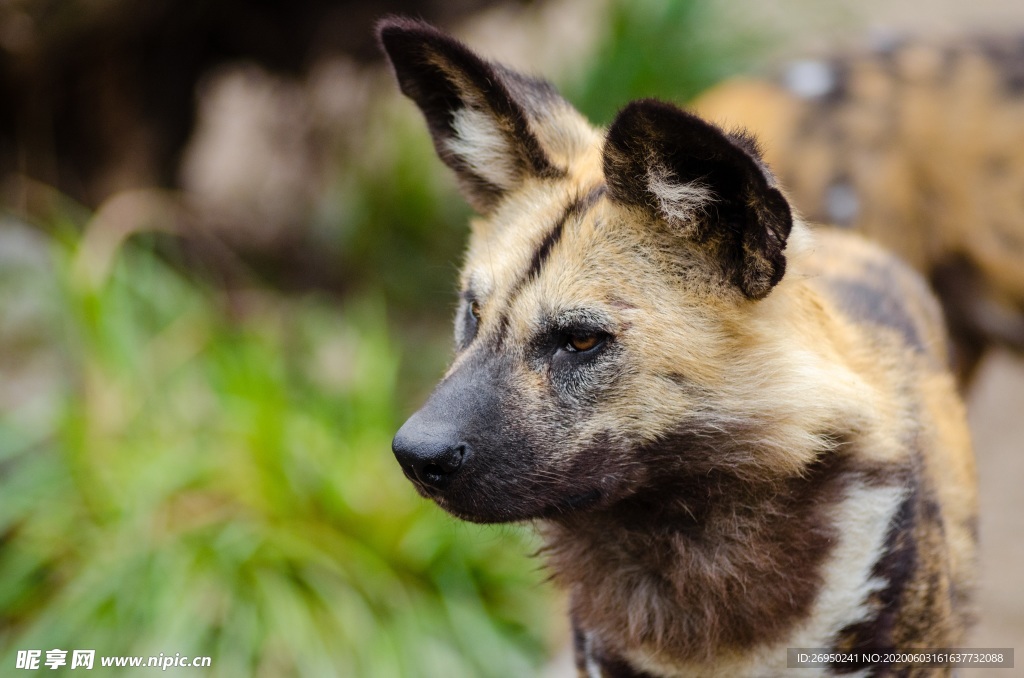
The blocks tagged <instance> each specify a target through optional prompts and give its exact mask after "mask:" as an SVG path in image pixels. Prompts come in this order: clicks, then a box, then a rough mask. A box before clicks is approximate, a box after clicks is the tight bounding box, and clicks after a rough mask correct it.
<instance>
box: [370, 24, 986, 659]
mask: <svg viewBox="0 0 1024 678" xmlns="http://www.w3.org/2000/svg"><path fill="white" fill-rule="evenodd" d="M379 31H380V39H381V43H382V45H383V47H384V49H385V51H386V52H387V54H388V56H389V57H390V59H391V62H392V65H393V67H394V70H395V74H396V76H397V79H398V83H399V85H400V87H401V90H402V91H403V92H404V93H405V94H406V95H407V96H409V97H410V98H411V99H412V100H413V101H414V102H415V103H416V104H417V105H418V106H419V107H420V109H421V111H422V113H423V115H424V117H425V119H426V122H427V126H428V128H429V130H430V133H431V135H432V137H433V140H434V144H435V147H436V149H437V151H438V154H439V155H440V157H441V159H442V160H443V161H444V162H445V163H446V164H447V165H448V166H449V167H450V168H451V169H452V170H454V172H455V174H456V176H457V177H458V179H459V183H460V186H461V188H462V191H463V194H464V195H465V197H466V198H467V199H468V200H469V202H470V203H471V204H472V205H473V206H474V207H475V208H476V210H477V211H478V212H479V213H480V215H481V216H480V218H478V219H475V220H474V221H473V222H472V229H471V236H470V244H469V250H468V253H467V255H466V259H465V265H464V267H463V270H462V274H461V291H460V303H459V307H458V310H457V312H456V319H455V340H456V355H455V359H454V361H453V364H452V365H451V367H450V368H449V371H448V373H447V374H446V375H445V377H444V379H443V380H442V381H441V383H440V384H439V385H438V386H437V388H436V389H435V390H434V392H433V394H432V395H431V396H430V398H429V399H428V400H427V402H426V404H425V405H424V406H423V407H422V408H421V409H420V410H419V411H418V412H416V413H415V414H413V415H412V417H411V418H410V419H409V420H408V421H407V422H406V423H405V424H404V425H403V426H402V427H401V429H400V430H399V432H398V433H397V435H396V436H395V439H394V442H393V449H394V453H395V456H396V457H397V459H398V461H399V463H400V464H401V466H402V469H403V471H404V472H405V474H406V475H407V476H408V477H409V479H410V480H411V481H412V482H413V483H414V485H415V486H416V488H417V490H418V491H419V492H420V493H421V494H422V495H423V496H425V497H428V498H430V499H432V500H434V501H435V502H437V504H438V505H440V506H441V507H442V508H444V509H445V510H447V511H449V512H450V513H452V514H454V515H456V516H459V517H461V518H463V519H466V520H471V521H476V522H487V523H497V522H510V521H537V522H538V523H539V525H540V527H541V531H542V533H543V534H544V536H545V539H546V543H547V545H546V548H545V549H544V552H545V553H546V557H547V561H548V564H549V566H550V568H551V570H552V572H553V577H554V580H555V581H556V582H558V583H560V584H561V585H562V586H563V587H565V588H566V589H567V590H568V591H570V592H571V597H572V600H571V610H572V619H573V626H574V637H575V642H576V663H577V669H578V671H579V674H580V675H581V676H588V677H592V676H638V677H639V676H648V677H653V676H711V675H720V676H755V675H756V676H764V675H777V674H779V673H781V672H783V671H784V670H785V669H786V667H787V662H788V657H787V648H793V647H818V648H834V649H843V650H851V649H863V648H884V647H890V648H892V647H956V646H958V645H959V644H960V643H962V642H963V637H964V635H963V634H964V632H965V629H966V628H967V626H968V624H969V620H970V616H971V615H970V605H969V599H970V593H971V589H972V582H973V571H974V549H975V535H976V530H977V527H976V515H975V514H976V509H975V497H974V489H973V488H974V468H973V461H972V456H971V449H970V442H969V438H968V435H967V431H966V423H965V418H964V410H963V406H962V403H961V402H960V400H959V397H958V396H957V394H956V389H955V385H954V381H953V378H952V375H951V374H950V373H949V371H948V369H947V355H946V341H945V330H944V327H943V325H942V321H941V313H940V311H939V307H938V304H937V302H936V301H935V299H934V297H933V296H932V295H931V293H930V291H929V290H928V287H927V285H926V284H925V283H924V281H923V280H921V278H920V277H919V276H918V275H917V274H916V273H915V272H914V271H913V270H912V269H910V268H909V267H907V266H906V265H905V264H903V263H902V262H900V261H899V260H898V259H897V258H895V257H893V256H891V255H890V254H888V253H885V252H884V251H883V250H881V249H880V248H878V247H877V246H876V245H873V244H870V243H869V242H868V241H866V240H864V239H862V238H860V237H858V236H855V235H852V234H849V233H844V232H841V231H835V230H825V229H822V230H820V231H817V232H812V231H811V230H810V229H808V228H807V226H806V225H805V224H804V223H803V221H802V220H801V219H800V218H799V216H795V215H794V212H793V211H792V210H791V208H790V205H789V203H788V201H787V199H786V198H785V197H784V195H783V193H782V192H781V191H780V190H779V187H778V184H777V182H776V179H775V177H774V175H773V174H772V171H771V170H770V169H769V167H768V165H766V163H765V162H764V159H763V157H762V155H761V153H760V151H759V149H758V145H757V143H756V141H755V140H754V139H753V138H752V137H751V136H749V135H747V134H744V133H731V134H730V133H726V132H723V131H722V130H720V129H719V128H718V127H716V126H714V125H712V124H709V123H707V122H705V121H704V120H702V119H701V118H698V117H697V116H694V115H692V114H690V113H687V112H685V111H683V110H682V109H680V108H677V107H675V106H673V105H671V104H666V103H662V102H659V101H655V100H650V99H647V100H640V101H635V102H633V103H631V104H629V105H627V106H626V107H625V108H624V109H622V111H621V112H620V113H619V114H618V116H617V117H616V118H615V120H614V121H613V122H612V124H611V126H610V127H609V128H608V129H607V130H602V129H596V128H594V127H592V126H591V125H590V124H588V123H587V122H586V121H585V120H584V119H583V117H582V115H580V114H579V113H578V112H577V111H576V110H575V109H574V108H573V107H572V106H571V105H570V104H569V103H568V102H567V101H566V100H565V99H563V98H562V97H561V96H560V95H559V94H558V92H556V91H555V89H554V87H553V86H551V85H550V84H549V83H547V82H546V81H543V80H538V79H535V78H532V77H528V76H526V75H523V74H521V73H518V72H516V71H514V70H512V69H510V68H507V67H505V66H503V65H500V64H496V63H491V62H489V61H486V60H484V59H483V58H481V57H479V56H478V55H476V54H475V53H474V52H472V51H471V50H470V49H469V48H467V47H466V46H465V45H463V44H462V43H460V42H458V41H456V40H454V39H453V38H451V37H449V36H448V35H446V34H444V33H442V32H440V31H438V30H436V29H434V28H433V27H431V26H429V25H427V24H424V23H421V22H417V21H412V20H404V19H388V20H385V21H383V22H382V23H381V24H380V28H379ZM821 669H822V671H821V672H820V673H819V674H818V675H823V674H824V675H839V674H842V673H848V672H850V671H851V670H857V671H861V674H860V675H868V674H870V675H881V674H882V673H885V672H886V671H887V670H888V668H887V667H885V666H881V665H876V666H870V665H865V664H860V665H858V666H856V667H850V666H824V667H821ZM928 675H949V674H948V669H936V670H934V671H930V672H929V674H928Z"/></svg>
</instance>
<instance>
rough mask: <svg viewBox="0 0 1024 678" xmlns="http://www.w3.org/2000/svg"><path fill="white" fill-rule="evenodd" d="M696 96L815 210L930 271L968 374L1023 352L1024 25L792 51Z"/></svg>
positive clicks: (812, 213) (702, 110)
mask: <svg viewBox="0 0 1024 678" xmlns="http://www.w3.org/2000/svg"><path fill="white" fill-rule="evenodd" d="M695 110H696V111H697V112H698V113H699V114H701V115H703V116H705V117H707V118H709V119H712V120H715V121H718V122H720V123H722V124H724V125H727V126H728V125H742V126H744V127H746V128H748V129H750V130H751V131H752V132H754V133H755V134H757V136H758V138H759V139H761V141H762V142H763V143H764V145H765V148H766V157H767V159H768V161H769V164H770V165H771V166H772V168H773V169H774V170H775V171H776V172H777V174H778V176H779V178H780V180H781V182H782V184H783V185H784V186H785V187H786V189H787V191H788V192H789V194H790V196H791V198H792V199H793V201H794V204H795V205H796V206H797V207H798V208H799V209H800V210H801V211H802V213H804V214H805V215H807V216H808V218H809V219H810V220H812V221H818V222H821V223H830V224H836V225H847V226H855V227H856V228H857V229H858V230H860V231H861V232H863V233H865V234H866V235H868V236H870V237H871V238H872V239H874V240H877V241H878V242H881V243H883V244H884V245H885V246H886V247H888V248H890V249H891V250H892V251H894V252H897V253H898V254H899V255H900V256H902V257H903V258H904V259H906V260H907V261H909V262H910V263H911V264H912V265H913V266H914V267H916V268H917V269H918V270H919V271H921V272H923V273H924V274H925V275H926V276H927V277H929V278H930V280H931V282H932V284H933V287H934V289H935V291H936V292H937V293H938V295H939V297H940V300H941V301H942V304H943V307H944V310H945V313H946V316H947V319H948V321H949V325H950V329H951V331H952V334H953V338H954V340H955V343H956V349H957V355H956V362H957V371H958V372H959V374H960V376H961V379H962V381H963V382H965V383H966V382H967V381H969V379H970V376H971V375H972V373H973V371H974V369H975V367H976V366H977V363H978V360H979V359H980V358H981V356H982V355H983V353H984V351H985V350H986V348H988V347H989V346H991V345H994V344H995V345H1003V346H1007V347H1009V348H1011V349H1012V350H1015V351H1017V352H1022V353H1024V38H1017V39H1010V38H998V39H997V38H990V39H985V40H981V39H976V40H973V41H965V42H961V43H957V44H929V43H926V42H921V41H905V42H896V43H892V44H888V45H886V46H885V47H884V48H879V49H877V50H875V51H873V52H869V53H864V54H859V55H850V56H844V57H838V58H834V59H831V60H822V61H802V62H797V63H795V64H793V65H792V66H791V67H790V68H789V69H788V71H787V72H786V74H785V77H784V78H782V79H781V82H779V83H778V84H776V83H771V82H767V81H756V80H745V79H737V80H732V81H727V82H726V83H724V84H722V85H719V86H718V87H716V88H713V89H712V90H711V91H710V92H708V93H706V94H705V95H704V96H703V97H701V98H700V99H699V100H698V101H697V102H696V103H695Z"/></svg>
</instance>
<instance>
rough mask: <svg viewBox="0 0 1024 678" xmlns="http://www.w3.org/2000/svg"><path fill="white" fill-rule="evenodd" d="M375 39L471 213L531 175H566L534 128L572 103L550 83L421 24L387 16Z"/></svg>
mask: <svg viewBox="0 0 1024 678" xmlns="http://www.w3.org/2000/svg"><path fill="white" fill-rule="evenodd" d="M377 35H378V38H379V40H380V44H381V46H382V48H383V49H384V52H385V53H386V54H387V56H388V58H389V59H390V60H391V65H392V66H393V67H394V71H395V75H396V76H397V78H398V84H399V86H400V87H401V90H402V93H403V94H405V95H406V96H408V97H409V98H410V99H412V100H413V101H414V102H416V104H417V105H418V106H419V107H420V110H421V111H422V112H423V115H424V117H425V118H426V120H427V126H428V127H429V128H430V134H431V136H432V137H433V139H434V148H436V149H437V153H438V155H439V156H440V157H441V159H442V160H443V161H444V162H445V163H446V164H447V165H448V166H449V167H451V168H452V169H453V170H455V173H456V175H457V177H458V179H459V184H460V187H461V188H462V192H463V194H464V195H465V197H466V199H467V200H468V201H469V202H470V204H471V205H473V207H474V208H476V209H477V210H479V211H480V212H482V213H487V212H488V211H489V210H490V209H491V208H492V207H493V206H494V205H495V203H496V202H497V201H498V200H499V199H500V198H501V196H502V195H503V194H505V193H506V192H508V191H511V190H514V189H515V188H516V187H517V186H518V185H519V184H520V182H522V181H523V179H524V178H526V177H527V176H538V177H544V178H554V177H557V176H561V175H563V174H564V170H563V169H561V168H559V167H557V166H556V165H555V164H554V163H553V162H552V160H551V159H550V158H549V157H548V155H547V154H546V153H545V151H544V148H543V147H542V146H541V143H540V142H539V141H538V139H537V136H536V135H535V134H534V132H533V131H532V130H531V124H538V121H540V120H542V119H543V118H544V117H545V113H546V111H547V110H548V109H552V108H555V107H557V106H559V105H565V106H567V105H568V104H566V103H565V102H564V100H563V99H562V98H561V97H560V96H559V94H558V93H557V91H556V90H555V88H554V87H553V86H552V85H551V84H550V83H548V82H546V81H544V80H537V79H534V78H530V77H528V76H525V75H522V74H520V73H516V72H515V71H512V70H511V69H508V68H506V67H504V66H501V65H499V64H494V63H491V62H488V61H485V60H484V59H482V58H481V57H479V56H477V55H476V54H475V53H474V52H473V51H472V50H470V49H469V48H468V47H466V46H465V45H464V44H462V43H461V42H459V41H458V40H455V39H454V38H452V37H451V36H449V35H446V34H445V33H442V32H441V31H439V30H437V29H436V28H434V27H433V26H430V25H429V24H426V23H423V22H421V21H414V20H411V19H402V18H397V17H391V18H387V19H383V20H382V21H381V22H380V23H379V24H378V25H377Z"/></svg>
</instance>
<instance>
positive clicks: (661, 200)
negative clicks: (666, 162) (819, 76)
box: [647, 165, 715, 225]
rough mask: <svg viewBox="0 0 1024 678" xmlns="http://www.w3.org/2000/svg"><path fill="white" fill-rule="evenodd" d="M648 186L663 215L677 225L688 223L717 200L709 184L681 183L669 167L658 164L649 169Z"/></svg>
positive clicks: (697, 182) (696, 182)
mask: <svg viewBox="0 0 1024 678" xmlns="http://www.w3.org/2000/svg"><path fill="white" fill-rule="evenodd" d="M647 186H648V187H649V188H650V191H651V193H652V194H654V197H655V198H656V199H657V201H658V209H659V210H660V211H661V213H662V215H663V216H664V217H665V218H666V219H667V220H668V221H670V222H673V223H675V224H677V225H686V224H687V223H688V222H690V221H691V220H692V219H693V218H694V216H695V215H696V214H697V213H698V212H704V211H705V209H706V208H707V206H708V205H709V204H710V203H713V202H714V201H715V193H714V191H712V190H711V189H710V188H709V187H708V186H706V185H704V184H702V183H700V182H699V181H689V182H684V183H681V182H679V181H678V180H676V179H675V178H674V177H673V176H672V173H671V172H670V171H669V170H668V169H666V168H665V167H661V166H658V165H653V166H652V167H651V168H650V169H649V170H648V171H647Z"/></svg>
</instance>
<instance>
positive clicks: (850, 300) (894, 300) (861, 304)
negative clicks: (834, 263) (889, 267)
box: [827, 278, 928, 354]
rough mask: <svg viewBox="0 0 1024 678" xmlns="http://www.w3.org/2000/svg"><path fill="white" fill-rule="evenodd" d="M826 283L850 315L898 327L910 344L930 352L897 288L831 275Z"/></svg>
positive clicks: (862, 319) (915, 348) (896, 328)
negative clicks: (898, 294)
mask: <svg viewBox="0 0 1024 678" xmlns="http://www.w3.org/2000/svg"><path fill="white" fill-rule="evenodd" d="M827 284H828V288H829V290H830V291H831V293H832V298H833V299H834V300H835V301H836V303H838V304H839V306H840V308H842V309H843V310H844V311H846V313H847V314H849V316H850V317H851V318H854V319H856V320H860V321H864V322H868V323H872V324H874V325H880V326H882V327H887V328H889V329H892V330H895V331H896V332H898V333H899V334H900V336H901V337H902V338H903V341H904V343H906V344H907V346H910V347H911V348H913V349H914V350H915V351H918V352H919V353H922V354H926V353H927V352H928V349H927V347H926V346H925V345H924V341H923V340H922V339H921V336H920V334H918V331H917V327H916V326H915V325H914V321H913V319H912V318H911V317H910V315H909V314H908V313H907V310H906V308H905V307H904V306H903V304H902V303H901V301H900V298H899V297H897V296H896V294H894V289H884V288H882V287H881V286H879V285H878V284H877V282H876V283H875V284H872V283H870V282H865V281H863V280H857V279H853V278H829V279H828V281H827Z"/></svg>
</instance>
